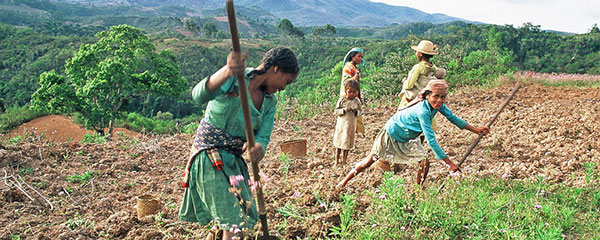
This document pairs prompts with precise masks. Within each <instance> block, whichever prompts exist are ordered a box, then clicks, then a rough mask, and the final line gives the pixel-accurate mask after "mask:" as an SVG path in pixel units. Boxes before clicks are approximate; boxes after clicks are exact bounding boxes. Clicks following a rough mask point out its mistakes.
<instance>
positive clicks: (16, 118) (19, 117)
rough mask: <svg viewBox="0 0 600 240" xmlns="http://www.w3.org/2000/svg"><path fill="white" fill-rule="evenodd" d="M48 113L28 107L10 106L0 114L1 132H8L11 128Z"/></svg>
mask: <svg viewBox="0 0 600 240" xmlns="http://www.w3.org/2000/svg"><path fill="white" fill-rule="evenodd" d="M44 115H46V113H44V112H40V111H36V110H31V109H29V108H27V107H24V106H23V107H18V106H14V107H9V108H7V109H6V112H4V113H3V114H1V115H0V133H7V132H9V131H10V130H11V129H14V128H16V127H18V126H19V125H21V124H23V123H25V122H28V121H29V120H32V119H35V118H38V117H40V116H44Z"/></svg>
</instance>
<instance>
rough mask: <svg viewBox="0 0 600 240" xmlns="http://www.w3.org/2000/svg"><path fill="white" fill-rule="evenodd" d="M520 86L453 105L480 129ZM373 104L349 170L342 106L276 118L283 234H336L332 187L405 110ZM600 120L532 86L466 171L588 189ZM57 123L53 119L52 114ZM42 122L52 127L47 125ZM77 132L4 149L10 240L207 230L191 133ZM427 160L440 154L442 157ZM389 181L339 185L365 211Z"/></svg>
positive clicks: (436, 166) (270, 203) (591, 98)
mask: <svg viewBox="0 0 600 240" xmlns="http://www.w3.org/2000/svg"><path fill="white" fill-rule="evenodd" d="M513 86H514V85H513V84H507V85H502V86H499V87H496V88H491V89H464V90H460V91H457V92H454V93H452V94H451V95H450V96H449V97H448V102H447V103H448V106H449V108H451V109H452V111H453V112H454V113H455V114H456V115H458V116H459V117H461V118H463V119H465V120H467V121H468V122H469V123H471V124H472V125H478V126H479V125H485V124H486V123H487V121H488V120H489V119H490V118H491V116H492V115H493V114H494V113H495V112H496V110H497V108H498V106H499V105H500V104H501V103H502V102H503V101H504V98H505V97H506V95H507V94H508V93H509V92H510V90H511V89H512V88H513ZM369 106H370V107H368V108H366V109H365V113H364V120H365V123H366V133H365V134H364V135H360V136H358V137H357V140H356V143H355V149H354V150H352V151H351V153H350V156H349V163H348V164H346V165H344V166H338V167H334V166H333V162H334V160H333V159H334V158H333V153H334V152H333V148H332V143H331V142H332V134H333V131H334V126H335V116H334V115H333V113H329V114H324V115H321V116H316V117H313V118H310V119H303V120H299V121H296V120H281V121H277V122H276V123H275V129H274V131H273V135H272V137H271V143H270V144H269V146H268V148H267V154H266V157H265V159H263V160H262V161H261V163H260V168H261V172H262V173H263V174H264V175H265V176H266V177H268V178H269V179H270V180H269V181H268V182H267V183H266V184H265V186H264V193H265V200H266V202H265V205H266V208H267V216H268V221H269V227H270V229H271V235H276V236H278V237H281V238H283V239H296V238H300V239H303V238H313V239H316V238H329V237H331V236H329V235H327V234H328V233H329V231H330V230H329V229H331V227H332V226H334V225H338V224H339V223H340V216H339V213H340V207H339V201H340V197H339V195H338V194H336V193H335V192H334V191H333V189H334V186H335V184H337V182H338V181H340V180H341V178H342V176H343V175H344V174H346V173H347V172H348V171H350V169H351V168H352V167H353V164H354V163H355V162H357V161H359V160H360V159H361V158H363V157H364V156H365V155H366V154H367V153H368V151H369V149H370V148H371V145H372V143H373V142H372V141H373V138H374V137H375V136H376V134H377V132H378V131H379V129H380V128H381V127H382V126H383V125H384V124H385V122H386V121H387V120H388V118H389V117H390V116H392V114H393V113H394V112H395V110H396V106H392V105H388V106H386V105H384V104H380V103H369ZM371 106H375V107H371ZM598 116H600V89H579V88H570V87H547V86H542V85H538V84H526V85H525V86H524V87H523V88H521V90H520V91H519V93H517V95H516V96H515V98H514V99H513V100H512V101H511V103H510V104H509V106H508V107H507V108H506V109H505V110H504V112H503V113H502V114H500V116H499V117H498V119H497V120H496V122H495V123H494V125H493V126H492V132H491V133H490V135H488V136H486V137H484V138H483V139H482V141H481V142H480V143H479V145H478V146H477V148H475V150H474V151H473V153H472V155H471V156H470V157H469V158H467V161H466V162H465V163H464V165H463V175H468V176H473V177H477V178H480V177H497V178H500V177H505V178H511V179H517V180H527V179H536V178H538V177H544V178H545V179H550V180H552V181H555V182H561V183H564V184H565V185H567V186H578V185H581V184H583V183H584V182H585V163H588V162H598V161H600V146H598V139H599V138H600V124H598V121H597V120H596V119H597V118H598ZM53 118H54V119H56V120H55V121H51V120H47V119H53ZM61 119H62V120H61ZM36 120H37V121H39V122H46V123H50V124H49V125H51V126H54V125H59V126H62V127H57V128H54V129H45V131H46V135H47V136H53V135H63V134H66V133H63V130H67V129H71V127H73V125H68V124H67V125H60V124H59V122H61V121H68V119H66V118H63V117H60V116H47V117H46V118H44V120H40V119H36ZM34 122H35V120H34V121H31V122H30V123H31V124H33V123H34ZM65 123H68V122H63V124H65ZM33 125H35V124H33ZM25 126H31V125H27V124H26V125H25ZM25 126H22V128H25ZM36 127H37V128H38V131H43V130H42V128H41V126H40V125H37V126H36ZM54 131H56V132H54ZM64 132H78V133H79V134H84V133H85V130H82V129H81V128H79V127H77V128H73V129H72V130H67V131H64ZM436 136H437V137H438V141H439V143H440V145H441V146H442V149H444V151H445V152H446V153H447V154H448V155H449V157H450V159H451V160H453V161H455V162H457V161H458V160H459V159H460V157H462V155H463V154H464V153H465V152H466V150H467V148H468V147H469V145H470V144H471V143H472V142H473V140H474V139H475V138H476V137H477V136H476V135H475V134H473V133H470V132H468V131H466V130H460V129H458V128H456V127H455V126H453V125H451V124H450V123H449V122H448V121H447V120H444V119H442V120H440V131H439V133H438V134H436ZM68 138H69V137H66V139H68ZM70 138H72V139H73V142H69V143H65V142H49V141H47V140H44V139H40V138H27V139H26V141H23V142H21V143H19V144H17V145H7V146H0V168H2V170H4V171H6V173H4V171H1V170H0V174H2V175H0V176H3V177H4V179H5V181H0V205H1V206H2V208H1V210H0V226H3V227H2V228H0V236H2V238H1V239H9V237H11V236H19V237H20V238H21V239H38V238H40V239H45V238H43V237H44V236H52V237H51V238H53V239H54V238H56V239H200V238H203V237H204V236H205V234H206V229H204V228H202V227H201V226H198V224H194V223H187V222H182V221H179V220H178V219H177V213H178V210H179V207H180V203H181V199H182V197H183V192H184V189H182V188H181V187H180V185H179V181H180V176H181V174H182V169H183V165H184V164H185V159H186V157H187V155H188V152H189V143H190V140H191V139H192V136H191V135H186V134H178V135H162V136H153V137H148V136H139V137H123V138H117V139H116V140H114V141H109V142H106V143H103V144H87V143H86V144H81V143H79V142H77V141H75V139H76V138H75V136H72V137H70ZM292 139H306V140H307V155H306V157H301V158H285V157H281V150H280V148H279V145H280V144H281V143H283V142H285V141H288V140H292ZM429 155H430V157H431V158H432V159H433V154H432V153H429ZM415 172H416V166H399V167H397V168H395V174H396V175H398V176H400V177H402V178H404V179H405V181H406V182H410V183H412V182H413V181H414V178H415ZM4 174H6V175H4ZM382 176H383V171H382V170H380V169H378V168H376V167H371V168H370V169H368V170H366V171H365V172H364V173H361V174H359V175H358V176H357V177H356V178H354V179H353V180H352V181H350V182H349V184H348V188H347V189H345V190H344V192H342V193H346V194H355V199H356V212H357V214H359V213H360V212H361V211H364V210H365V209H368V208H370V207H372V206H371V205H372V201H371V198H370V196H369V195H368V194H367V193H365V191H364V190H372V191H373V190H374V188H375V187H376V186H378V185H379V184H381V182H382V181H383V177H382ZM430 176H431V177H430V178H429V180H428V181H430V183H431V182H437V181H440V180H443V179H446V178H447V176H448V172H447V167H445V166H443V164H442V163H441V162H440V161H437V160H433V161H432V166H431V170H430ZM16 181H18V182H19V183H17V182H16ZM17 184H21V185H22V186H23V189H24V190H25V192H26V193H27V194H28V195H26V194H25V193H24V192H23V191H21V190H19V189H18V188H17V187H16V185H17ZM26 184H28V185H29V186H31V188H30V187H27V185H26ZM32 189H35V190H36V191H38V192H39V193H40V194H39V195H38V194H36V193H35V192H34V191H33V190H32ZM442 191H443V190H442ZM148 193H150V194H153V195H156V196H159V199H160V202H161V205H162V206H163V207H162V208H161V210H160V212H159V213H158V214H156V215H152V216H147V217H144V218H143V219H137V217H136V210H135V205H136V200H135V197H136V196H139V195H141V194H148ZM30 197H31V198H30ZM46 200H48V202H47V201H46ZM50 204H51V205H50ZM13 238H15V237H13ZM46 238H47V237H46Z"/></svg>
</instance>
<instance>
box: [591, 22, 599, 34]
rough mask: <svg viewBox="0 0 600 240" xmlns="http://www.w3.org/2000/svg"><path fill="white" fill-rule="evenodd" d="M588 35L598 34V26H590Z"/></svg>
mask: <svg viewBox="0 0 600 240" xmlns="http://www.w3.org/2000/svg"><path fill="white" fill-rule="evenodd" d="M590 33H594V34H598V33H600V28H598V24H596V23H594V26H592V29H590Z"/></svg>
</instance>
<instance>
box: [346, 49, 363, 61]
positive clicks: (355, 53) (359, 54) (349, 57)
mask: <svg viewBox="0 0 600 240" xmlns="http://www.w3.org/2000/svg"><path fill="white" fill-rule="evenodd" d="M363 54H364V51H363V50H362V49H361V48H357V47H355V48H352V49H350V51H348V52H347V53H346V56H345V57H344V64H345V63H346V62H352V63H353V64H354V65H358V64H361V65H364V64H365V60H364V59H363Z"/></svg>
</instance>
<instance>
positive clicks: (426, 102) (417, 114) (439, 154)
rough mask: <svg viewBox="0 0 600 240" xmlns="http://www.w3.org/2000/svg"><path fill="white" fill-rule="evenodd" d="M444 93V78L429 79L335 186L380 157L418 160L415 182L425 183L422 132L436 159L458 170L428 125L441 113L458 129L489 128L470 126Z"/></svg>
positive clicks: (406, 161)
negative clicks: (452, 107)
mask: <svg viewBox="0 0 600 240" xmlns="http://www.w3.org/2000/svg"><path fill="white" fill-rule="evenodd" d="M447 94H448V84H447V83H446V81H444V80H431V81H429V83H428V84H427V86H426V87H425V89H424V91H422V92H421V93H420V94H419V95H418V96H417V97H416V98H415V99H414V100H413V101H411V102H410V103H409V104H408V105H406V106H405V107H404V108H402V109H400V110H399V111H398V112H396V114H394V115H393V116H392V117H391V118H390V119H389V120H388V121H387V122H386V124H385V126H384V127H383V128H382V129H381V130H380V132H379V134H378V135H377V137H376V138H375V142H374V143H373V147H372V148H371V152H370V153H369V154H368V155H367V157H366V158H365V159H364V160H362V161H361V162H359V163H358V164H357V165H356V167H355V168H354V169H352V170H351V171H350V173H348V174H347V175H346V177H345V178H344V179H343V180H342V181H340V183H339V184H338V185H337V186H336V188H337V189H338V190H341V188H343V187H344V186H345V185H346V183H348V181H350V179H352V178H353V177H354V176H356V175H357V174H358V173H360V172H362V171H364V170H365V169H366V168H368V167H370V166H371V165H372V164H373V163H374V162H377V161H379V160H382V159H386V160H388V161H391V162H394V163H400V164H411V163H417V162H418V165H419V170H418V171H417V181H416V183H417V184H419V185H421V186H424V182H425V178H426V177H427V173H428V172H429V160H427V159H426V152H425V150H424V148H423V145H422V143H421V141H419V140H417V138H418V136H419V135H420V134H421V133H423V134H424V135H425V138H426V139H427V143H428V144H429V146H430V147H431V149H432V150H433V154H434V155H435V158H436V159H438V160H442V161H444V163H446V164H447V165H449V166H450V169H449V170H450V172H456V171H460V169H459V168H458V166H457V165H456V164H454V162H452V161H451V160H450V159H449V158H448V156H447V155H446V154H445V153H444V151H443V150H442V148H441V147H440V145H439V144H438V142H437V140H436V138H435V133H434V131H433V129H432V128H431V120H432V119H433V117H434V116H435V115H436V114H437V113H440V114H442V115H443V116H444V117H446V118H447V119H448V120H449V121H450V122H451V123H452V124H454V125H456V126H457V127H459V128H460V129H467V130H469V131H471V132H473V133H476V134H480V133H483V134H487V133H489V131H490V129H489V127H487V126H484V127H473V126H471V125H470V124H468V123H467V122H465V121H464V120H462V119H461V118H459V117H457V116H456V115H454V114H453V113H452V111H450V109H449V108H448V107H446V104H445V101H446V95H447Z"/></svg>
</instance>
